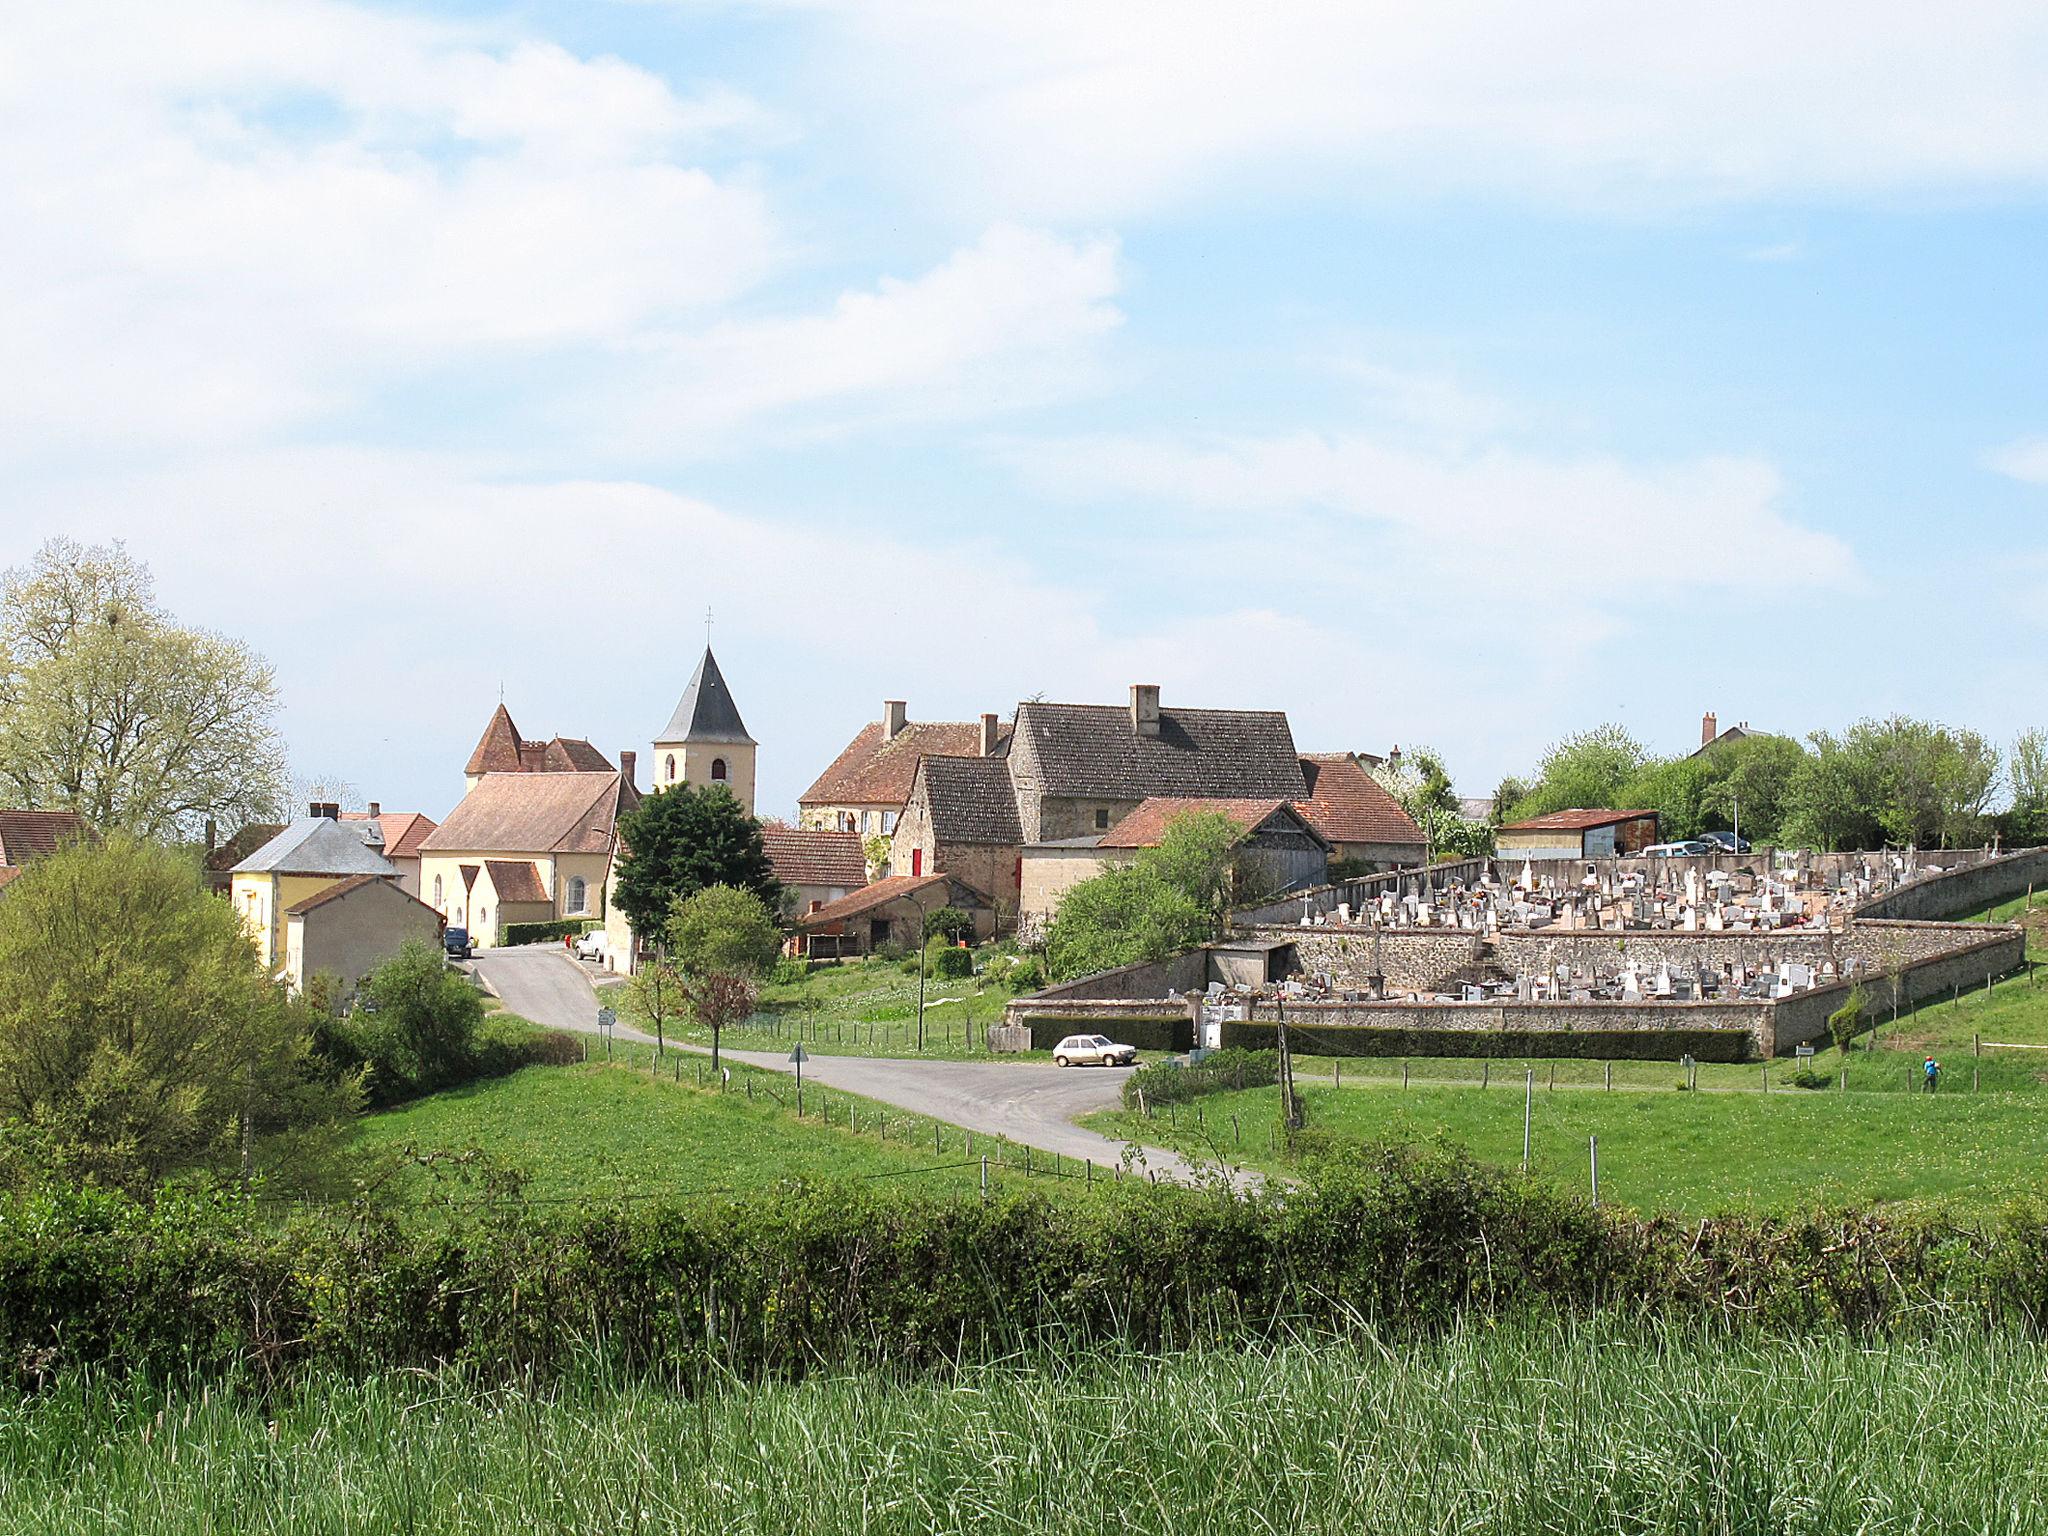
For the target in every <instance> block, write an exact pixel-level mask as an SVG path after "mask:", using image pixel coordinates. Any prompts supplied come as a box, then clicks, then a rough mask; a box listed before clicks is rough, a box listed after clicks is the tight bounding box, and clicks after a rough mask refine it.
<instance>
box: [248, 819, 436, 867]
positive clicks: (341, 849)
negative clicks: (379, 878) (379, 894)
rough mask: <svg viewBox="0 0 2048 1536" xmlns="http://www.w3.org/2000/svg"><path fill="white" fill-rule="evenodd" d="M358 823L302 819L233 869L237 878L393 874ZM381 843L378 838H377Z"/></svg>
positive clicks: (369, 829) (371, 830) (364, 827)
mask: <svg viewBox="0 0 2048 1536" xmlns="http://www.w3.org/2000/svg"><path fill="white" fill-rule="evenodd" d="M376 830H377V829H376V828H374V827H371V826H368V825H366V824H365V823H362V822H341V821H335V820H334V819H332V818H331V817H327V816H305V817H301V818H300V819H299V820H297V821H295V822H293V823H292V824H291V825H290V826H288V827H286V828H285V829H284V830H283V831H282V832H280V833H278V834H277V836H275V837H273V838H272V839H271V840H270V841H269V842H267V843H265V844H264V845H263V846H262V847H261V848H258V849H257V850H256V851H255V852H254V853H252V854H250V855H249V857H247V858H246V859H244V860H242V862H241V863H239V864H237V865H236V866H235V867H234V870H233V871H232V873H234V874H238V875H395V874H397V873H398V871H397V869H395V868H394V867H393V866H392V863H391V861H390V860H389V859H387V858H385V857H384V855H383V854H381V853H379V852H378V851H377V849H376V848H375V847H372V846H371V845H370V842H369V841H368V839H367V838H366V837H365V835H364V834H365V833H375V832H376ZM380 842H381V839H380Z"/></svg>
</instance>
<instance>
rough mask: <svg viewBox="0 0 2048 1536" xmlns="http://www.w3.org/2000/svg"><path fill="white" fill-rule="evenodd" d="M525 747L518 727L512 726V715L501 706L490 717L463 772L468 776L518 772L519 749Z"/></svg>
mask: <svg viewBox="0 0 2048 1536" xmlns="http://www.w3.org/2000/svg"><path fill="white" fill-rule="evenodd" d="M525 744H526V743H525V742H524V741H522V740H521V739H520V735H519V727H518V726H516V725H514V724H513V723H512V712H511V711H510V710H508V709H507V708H505V706H504V705H502V704H500V705H499V706H498V707H497V710H496V711H495V712H494V713H493V714H492V715H491V723H490V724H489V725H487V726H485V727H484V734H483V736H482V738H481V739H480V740H479V741H478V742H477V744H476V750H475V751H474V752H472V753H470V754H469V766H468V767H466V768H464V769H463V770H462V771H463V772H464V773H467V774H478V773H517V772H519V770H520V758H519V749H520V748H521V747H522V746H524V745H525Z"/></svg>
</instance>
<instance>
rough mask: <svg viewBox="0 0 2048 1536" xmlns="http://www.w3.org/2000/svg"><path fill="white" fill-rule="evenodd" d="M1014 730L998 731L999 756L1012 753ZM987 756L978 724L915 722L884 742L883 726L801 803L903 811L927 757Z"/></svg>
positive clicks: (871, 729)
mask: <svg viewBox="0 0 2048 1536" xmlns="http://www.w3.org/2000/svg"><path fill="white" fill-rule="evenodd" d="M1009 744H1010V727H1009V726H1008V725H1000V726H998V727H997V728H996V751H997V753H998V755H1000V754H1001V753H1003V752H1005V751H1007V750H1008V748H1009ZM980 753H981V722H980V721H978V720H912V721H909V722H908V723H906V724H905V725H904V727H903V729H902V730H900V731H898V732H897V733H896V739H895V740H894V741H884V740H882V722H881V721H879V720H870V721H869V722H868V723H867V724H866V725H864V726H862V727H861V728H860V731H859V733H858V734H857V735H855V737H854V738H853V740H852V741H850V742H848V743H847V744H846V750H845V751H843V752H841V753H840V754H839V756H838V757H836V758H834V759H833V760H832V766H831V767H829V768H827V769H826V770H825V771H824V772H823V773H821V774H819V775H818V782H817V783H815V784H813V785H812V786H811V787H810V788H809V789H807V790H805V791H804V792H803V794H802V795H800V796H798V797H797V804H799V805H883V806H890V805H901V804H903V802H904V801H906V800H908V799H909V798H910V786H911V785H912V784H913V783H915V782H916V780H917V765H918V762H919V761H920V760H921V759H922V758H925V757H977V756H979V755H980Z"/></svg>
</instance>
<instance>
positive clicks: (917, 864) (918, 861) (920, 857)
mask: <svg viewBox="0 0 2048 1536" xmlns="http://www.w3.org/2000/svg"><path fill="white" fill-rule="evenodd" d="M923 873H924V850H923V849H922V848H913V849H911V850H910V875H911V878H912V879H913V880H914V879H916V878H917V877H918V876H919V875H921V874H923Z"/></svg>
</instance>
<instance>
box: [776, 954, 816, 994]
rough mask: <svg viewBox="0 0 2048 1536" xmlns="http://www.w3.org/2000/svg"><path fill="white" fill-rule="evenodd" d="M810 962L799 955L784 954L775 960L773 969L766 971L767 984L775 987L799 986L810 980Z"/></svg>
mask: <svg viewBox="0 0 2048 1536" xmlns="http://www.w3.org/2000/svg"><path fill="white" fill-rule="evenodd" d="M811 970H812V966H811V962H810V961H808V960H806V959H804V958H803V957H802V956H801V955H784V956H783V957H782V958H781V959H780V960H778V961H776V962H775V969H774V970H772V971H770V972H769V973H768V984H769V985H770V986H775V987H800V986H802V985H803V984H804V983H805V982H806V981H808V980H810V976H811Z"/></svg>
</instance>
